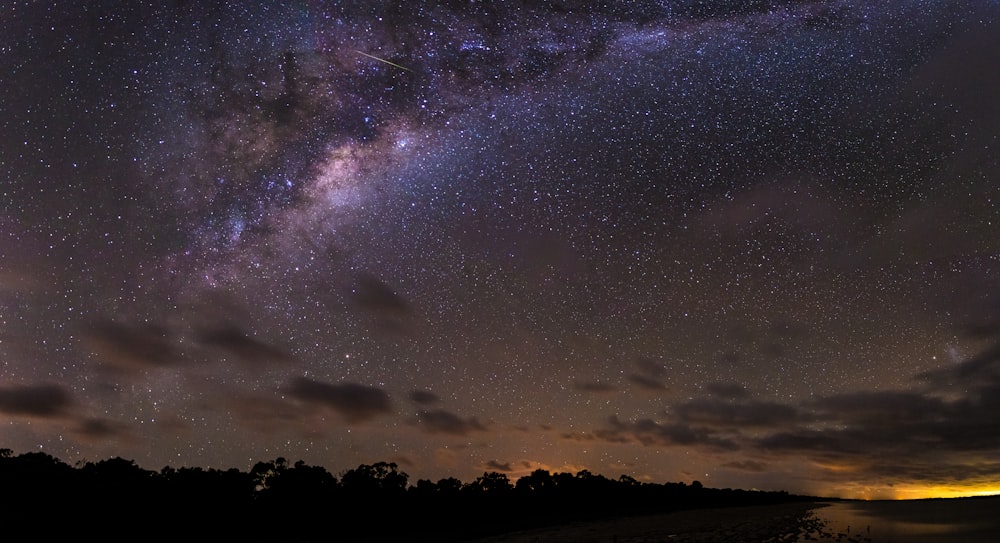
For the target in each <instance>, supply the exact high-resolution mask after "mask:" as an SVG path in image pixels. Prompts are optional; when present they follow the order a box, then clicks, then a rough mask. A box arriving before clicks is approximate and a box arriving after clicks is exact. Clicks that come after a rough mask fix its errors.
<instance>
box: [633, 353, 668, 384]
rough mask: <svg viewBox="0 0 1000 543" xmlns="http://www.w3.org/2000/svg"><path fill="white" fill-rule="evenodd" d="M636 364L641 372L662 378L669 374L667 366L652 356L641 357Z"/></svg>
mask: <svg viewBox="0 0 1000 543" xmlns="http://www.w3.org/2000/svg"><path fill="white" fill-rule="evenodd" d="M635 365H636V367H637V368H639V373H641V374H643V375H648V376H649V377H655V378H657V379H660V378H662V377H664V376H666V375H667V368H665V367H664V366H663V364H660V363H659V362H657V361H656V360H653V359H652V358H640V359H639V360H636V362H635Z"/></svg>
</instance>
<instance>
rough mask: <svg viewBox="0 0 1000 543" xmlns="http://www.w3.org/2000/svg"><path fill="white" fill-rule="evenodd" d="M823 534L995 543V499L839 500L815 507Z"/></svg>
mask: <svg viewBox="0 0 1000 543" xmlns="http://www.w3.org/2000/svg"><path fill="white" fill-rule="evenodd" d="M813 512H814V513H815V515H816V516H817V517H819V518H820V519H821V520H824V521H826V523H827V526H826V531H827V532H833V533H834V534H846V536H847V538H849V539H851V540H854V541H859V542H864V541H866V540H867V541H870V542H871V543H892V542H895V543H903V542H906V543H909V542H914V543H930V542H934V543H938V542H949V543H950V542H954V541H960V542H964V543H980V542H982V543H987V542H989V543H996V542H998V541H1000V498H996V497H991V498H963V499H952V500H913V501H870V502H839V503H833V504H831V505H830V506H828V507H821V508H818V509H814V510H813ZM842 541H843V540H842Z"/></svg>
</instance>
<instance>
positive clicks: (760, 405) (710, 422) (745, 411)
mask: <svg viewBox="0 0 1000 543" xmlns="http://www.w3.org/2000/svg"><path fill="white" fill-rule="evenodd" d="M675 412H676V414H677V418H678V419H679V420H681V421H683V422H685V423H688V424H698V425H703V426H709V427H712V428H733V429H740V428H749V427H782V426H787V425H788V424H791V423H793V422H795V421H796V420H797V419H798V418H799V413H798V410H796V409H795V408H794V407H792V406H790V405H785V404H780V403H774V402H740V403H734V402H729V401H720V400H719V399H716V398H709V399H697V400H692V401H690V402H686V403H682V404H680V405H678V406H676V407H675Z"/></svg>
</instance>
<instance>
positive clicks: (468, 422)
mask: <svg viewBox="0 0 1000 543" xmlns="http://www.w3.org/2000/svg"><path fill="white" fill-rule="evenodd" d="M417 426H419V427H420V428H422V429H423V430H424V431H426V432H428V433H432V434H449V435H453V436H465V435H469V434H471V433H472V432H483V431H486V426H484V425H483V424H482V423H480V422H479V421H478V420H476V418H475V417H470V418H468V419H463V418H462V417H460V416H458V415H456V414H454V413H452V412H450V411H445V410H444V409H436V410H434V411H421V412H420V413H418V414H417Z"/></svg>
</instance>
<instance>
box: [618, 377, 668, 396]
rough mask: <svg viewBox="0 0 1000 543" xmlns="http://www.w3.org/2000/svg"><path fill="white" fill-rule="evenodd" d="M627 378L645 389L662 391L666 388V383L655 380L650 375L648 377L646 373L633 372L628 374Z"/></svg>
mask: <svg viewBox="0 0 1000 543" xmlns="http://www.w3.org/2000/svg"><path fill="white" fill-rule="evenodd" d="M628 380H629V381H631V382H632V383H633V384H635V385H638V386H639V387H640V388H642V389H645V390H651V391H654V392H662V391H665V390H667V385H664V384H663V383H661V382H659V381H657V380H656V379H654V378H652V377H649V376H648V375H642V374H638V373H633V374H631V375H629V376H628Z"/></svg>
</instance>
